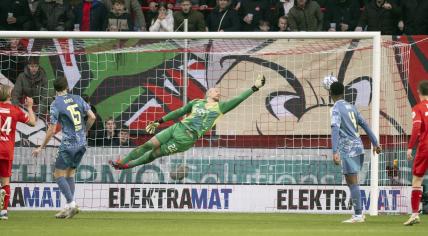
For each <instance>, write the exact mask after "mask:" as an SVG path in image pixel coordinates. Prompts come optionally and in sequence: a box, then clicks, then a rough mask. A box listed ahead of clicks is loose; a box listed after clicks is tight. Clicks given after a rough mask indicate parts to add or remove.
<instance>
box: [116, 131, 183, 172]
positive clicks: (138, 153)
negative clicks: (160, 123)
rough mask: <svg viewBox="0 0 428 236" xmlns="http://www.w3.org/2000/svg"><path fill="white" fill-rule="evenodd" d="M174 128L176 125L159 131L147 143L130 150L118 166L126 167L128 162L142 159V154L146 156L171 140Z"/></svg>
mask: <svg viewBox="0 0 428 236" xmlns="http://www.w3.org/2000/svg"><path fill="white" fill-rule="evenodd" d="M175 127H176V124H175V125H173V126H170V127H168V128H167V129H165V130H163V131H161V132H160V133H158V134H157V135H156V136H154V137H153V138H151V139H150V140H149V141H147V142H145V143H144V144H143V145H141V146H139V147H137V148H135V149H134V150H132V151H131V152H130V153H129V154H128V155H126V156H125V157H124V158H123V159H121V160H119V161H118V163H119V164H120V165H126V164H127V163H129V162H130V161H133V160H136V159H138V158H140V157H143V156H144V154H146V153H147V152H149V151H153V150H155V149H157V148H159V147H160V146H161V145H162V144H164V143H166V142H168V140H170V139H171V138H172V136H173V134H174V129H175Z"/></svg>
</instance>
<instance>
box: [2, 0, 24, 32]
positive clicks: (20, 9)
mask: <svg viewBox="0 0 428 236" xmlns="http://www.w3.org/2000/svg"><path fill="white" fill-rule="evenodd" d="M30 21H31V11H30V7H29V6H28V2H27V0H2V1H1V2H0V30H30V28H29V24H28V22H30Z"/></svg>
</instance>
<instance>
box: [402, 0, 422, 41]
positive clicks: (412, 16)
mask: <svg viewBox="0 0 428 236" xmlns="http://www.w3.org/2000/svg"><path fill="white" fill-rule="evenodd" d="M427 7H428V1H426V0H405V1H401V13H402V18H401V19H402V21H401V24H402V25H401V27H402V29H400V30H401V31H403V33H404V34H406V35H415V34H428V32H426V31H425V30H424V28H425V27H427V23H428V22H427V20H428V19H427V18H428V12H427V11H428V9H427ZM424 18H425V20H424ZM424 31H425V32H424Z"/></svg>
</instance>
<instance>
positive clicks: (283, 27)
mask: <svg viewBox="0 0 428 236" xmlns="http://www.w3.org/2000/svg"><path fill="white" fill-rule="evenodd" d="M277 30H278V31H281V32H285V31H290V27H289V26H288V19H287V17H286V16H281V17H279V19H278V29H277Z"/></svg>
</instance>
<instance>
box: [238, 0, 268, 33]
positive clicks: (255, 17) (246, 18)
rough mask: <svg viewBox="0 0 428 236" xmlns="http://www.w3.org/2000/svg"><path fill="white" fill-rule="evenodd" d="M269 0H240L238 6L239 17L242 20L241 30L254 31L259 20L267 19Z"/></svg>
mask: <svg viewBox="0 0 428 236" xmlns="http://www.w3.org/2000/svg"><path fill="white" fill-rule="evenodd" d="M269 7H270V4H269V0H241V1H240V6H239V18H240V19H241V20H242V22H241V29H242V30H243V31H255V30H257V29H258V26H259V22H260V20H264V21H269V20H271V19H270V18H269V14H270V9H269Z"/></svg>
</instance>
